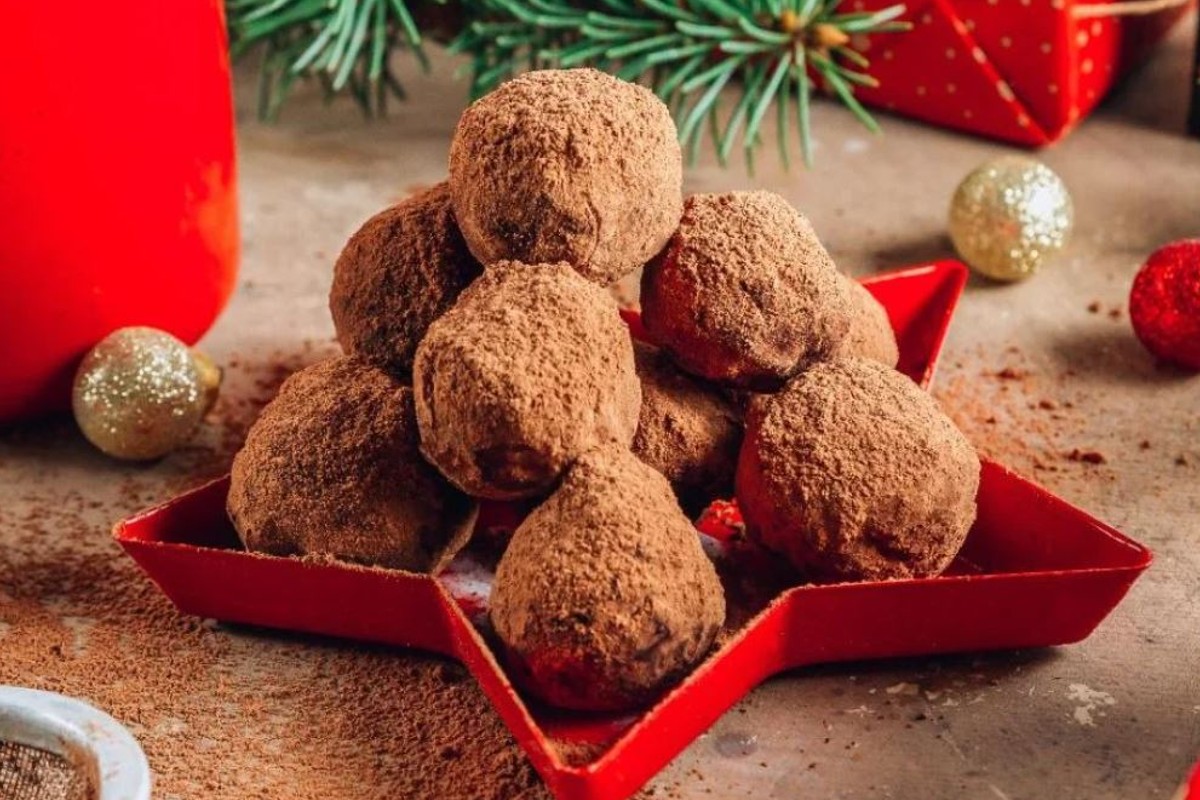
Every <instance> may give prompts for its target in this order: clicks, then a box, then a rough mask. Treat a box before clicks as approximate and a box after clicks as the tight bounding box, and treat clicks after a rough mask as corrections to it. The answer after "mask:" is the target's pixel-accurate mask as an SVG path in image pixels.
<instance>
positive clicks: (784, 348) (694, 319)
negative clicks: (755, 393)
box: [642, 192, 850, 391]
mask: <svg viewBox="0 0 1200 800" xmlns="http://www.w3.org/2000/svg"><path fill="white" fill-rule="evenodd" d="M642 321H643V322H644V323H645V325H646V329H647V330H648V331H649V332H650V333H651V335H652V336H653V337H654V339H655V340H656V341H657V342H659V343H660V344H662V345H663V346H664V347H665V348H666V349H667V350H669V351H670V353H671V355H672V356H673V357H674V358H675V360H676V361H677V362H678V363H679V365H680V366H682V367H683V368H684V369H686V370H688V371H689V372H692V373H694V374H696V375H700V376H702V377H705V378H708V379H710V380H714V381H720V382H722V383H725V384H728V385H731V386H738V387H742V388H751V389H756V390H760V391H771V390H774V389H777V388H779V386H781V385H782V384H783V382H784V381H785V380H786V379H787V378H788V377H790V376H791V375H793V374H795V373H796V372H797V371H798V370H800V369H803V368H804V367H807V366H808V365H809V364H811V363H813V362H815V361H819V360H822V359H824V358H826V357H828V356H829V355H830V354H831V353H832V352H833V351H834V349H835V348H836V347H837V346H838V345H839V344H840V343H841V341H842V339H843V338H844V337H845V335H846V332H847V331H848V330H849V327H850V298H849V292H848V291H847V289H846V286H845V284H844V283H843V279H842V276H841V274H840V273H839V272H838V271H837V269H836V267H835V266H834V264H833V261H832V259H830V258H829V254H828V253H826V252H825V248H824V247H822V246H821V243H820V241H818V240H817V236H816V233H814V232H813V229H812V225H810V224H809V222H808V220H807V219H805V218H804V217H803V216H802V215H801V214H800V213H799V212H797V211H796V210H795V209H794V208H792V207H791V205H789V204H788V203H787V201H786V200H784V199H783V198H782V197H780V196H779V195H776V194H773V193H771V192H730V193H727V194H700V195H693V196H692V197H689V198H688V200H687V202H686V203H685V204H684V214H683V219H682V221H681V222H680V223H679V229H678V230H677V231H676V232H675V235H674V236H673V237H672V238H671V241H670V243H669V244H668V245H667V247H666V248H665V249H664V250H663V252H662V253H660V254H659V255H658V256H656V257H655V258H654V260H653V261H651V262H650V263H649V264H648V265H647V267H646V271H645V273H644V274H643V276H642Z"/></svg>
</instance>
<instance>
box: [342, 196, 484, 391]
mask: <svg viewBox="0 0 1200 800" xmlns="http://www.w3.org/2000/svg"><path fill="white" fill-rule="evenodd" d="M481 271H482V267H480V266H479V264H478V262H476V261H475V259H474V258H473V257H472V256H471V253H470V251H469V250H467V245H466V242H464V241H463V238H462V234H460V233H459V231H458V225H457V224H456V223H455V221H454V213H453V211H452V209H451V207H450V190H449V187H448V185H447V184H446V183H445V182H443V183H439V184H438V185H437V186H434V187H433V188H431V189H428V190H426V191H424V192H422V193H420V194H417V195H415V196H413V197H410V198H408V199H406V200H404V201H403V202H401V203H398V204H397V205H394V206H392V207H391V208H388V209H386V210H384V211H381V212H380V213H378V214H376V215H375V216H373V217H371V219H369V220H367V221H366V222H365V223H363V226H362V227H361V228H359V229H358V231H357V232H356V233H355V234H354V235H353V236H351V237H350V240H349V241H348V242H347V243H346V247H345V248H344V249H343V250H342V254H341V256H339V257H338V260H337V265H336V266H335V267H334V272H333V288H332V289H331V290H330V293H329V311H330V313H331V314H332V316H333V325H334V328H336V330H337V336H338V342H339V343H340V344H341V345H342V348H343V349H344V350H345V351H346V352H347V353H349V354H351V355H356V356H359V357H360V358H363V359H365V360H366V361H368V362H370V363H371V364H374V365H375V366H377V367H379V368H381V369H385V370H387V371H388V372H390V373H392V374H393V375H395V376H396V377H399V378H405V377H406V376H408V375H410V374H411V373H412V363H413V356H414V355H415V354H416V352H417V344H418V343H419V342H420V341H421V338H422V337H423V336H424V335H425V331H426V329H428V327H429V324H430V323H431V322H433V321H434V320H435V319H437V318H438V317H440V316H441V315H442V314H444V313H445V312H446V311H447V310H448V309H449V308H450V306H451V305H453V304H454V301H455V299H456V298H457V297H458V294H459V292H461V291H462V290H463V289H465V288H466V287H467V286H468V285H469V284H470V283H471V281H473V280H474V279H475V278H476V277H478V275H479V273H480V272H481Z"/></svg>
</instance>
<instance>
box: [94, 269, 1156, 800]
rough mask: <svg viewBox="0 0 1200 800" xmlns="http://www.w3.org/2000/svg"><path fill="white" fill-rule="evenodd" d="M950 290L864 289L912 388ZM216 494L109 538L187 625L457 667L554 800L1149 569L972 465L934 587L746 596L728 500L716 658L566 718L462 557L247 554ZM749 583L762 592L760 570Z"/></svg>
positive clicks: (901, 282) (1050, 622)
mask: <svg viewBox="0 0 1200 800" xmlns="http://www.w3.org/2000/svg"><path fill="white" fill-rule="evenodd" d="M964 281H965V271H964V270H963V268H962V267H961V265H958V264H955V263H953V262H945V263H941V264H935V265H930V266H927V267H920V268H915V269H912V270H905V271H903V272H899V273H893V274H891V275H887V276H880V277H878V278H875V279H873V280H870V281H868V282H867V285H868V286H869V288H870V289H871V290H872V292H874V293H875V294H876V296H877V297H879V298H880V300H881V301H882V302H883V303H884V304H885V305H886V306H887V308H888V310H889V314H890V316H891V319H892V322H893V324H894V326H895V327H896V330H897V333H898V339H899V341H900V345H901V350H902V356H901V368H902V369H903V370H904V371H905V372H906V373H907V374H909V375H910V376H912V377H913V378H914V379H916V380H918V381H920V382H921V383H922V384H926V385H927V384H928V381H929V379H930V378H931V377H932V373H933V369H934V366H935V363H936V356H937V353H938V350H939V349H940V346H941V342H942V339H943V337H944V335H945V331H946V327H947V325H948V323H949V319H950V316H951V314H952V311H953V307H954V305H955V303H956V301H957V299H958V296H959V294H960V292H961V290H962V286H963V283H964ZM632 322H633V323H634V324H635V332H636V319H634V320H632ZM227 490H228V479H221V480H218V481H215V482H213V483H210V484H208V485H206V486H203V487H201V488H199V489H196V490H194V491H191V492H188V493H187V494H184V495H182V496H180V497H178V498H175V499H174V500H171V501H170V502H168V503H166V504H164V505H162V506H159V507H157V508H154V509H151V510H149V511H146V512H144V513H142V514H139V515H137V516H135V517H132V518H130V519H128V520H125V521H123V522H121V523H119V524H118V525H117V526H116V529H115V532H114V535H115V536H116V538H117V540H118V541H119V542H120V543H121V545H122V546H123V547H124V548H125V550H126V551H127V552H128V553H129V554H130V555H131V556H132V557H133V558H134V559H135V560H136V561H137V562H138V563H139V564H140V565H141V567H142V568H143V569H144V570H145V571H146V572H147V574H149V575H150V577H151V578H152V579H153V580H154V581H155V582H156V583H157V584H158V585H159V586H160V587H161V588H162V590H163V591H164V592H165V593H166V594H167V595H168V596H169V597H170V598H171V600H172V601H173V602H174V603H175V605H176V606H177V607H178V608H179V609H180V611H182V612H184V613H186V614H193V615H197V616H202V617H211V618H215V619H219V620H223V621H227V622H235V623H247V624H252V625H258V626H264V627H270V628H281V629H286V630H294V631H305V632H311V633H317V634H326V635H333V636H341V637H346V638H351V639H360V640H366V641H372V642H382V643H386V644H391V645H399V646H404V647H415V648H421V649H424V650H430V651H434V652H437V653H442V654H445V655H448V656H451V657H454V658H457V659H459V660H461V661H462V662H463V663H464V664H466V666H467V667H468V668H469V669H470V670H471V672H472V674H473V675H474V676H475V678H476V680H478V682H479V684H480V686H481V687H482V688H483V691H484V692H485V693H486V694H487V696H488V697H489V699H490V700H491V702H492V703H493V704H494V705H495V707H496V709H497V711H498V712H499V713H500V715H501V716H502V717H503V719H504V720H505V722H506V723H507V725H508V727H509V728H510V729H511V730H512V732H513V734H514V736H515V737H516V739H517V741H518V742H519V743H520V744H521V746H522V747H523V748H524V749H525V751H526V752H527V753H528V755H529V758H530V760H531V761H532V762H533V765H534V766H535V768H536V769H537V770H538V772H539V773H540V774H541V775H542V777H543V779H544V780H545V781H546V784H547V785H548V786H549V787H550V789H551V790H552V791H553V792H554V794H555V795H556V796H557V797H559V798H562V799H563V800H617V799H618V798H624V797H628V796H629V795H630V794H632V793H633V792H635V791H636V790H637V789H638V788H639V787H640V786H642V785H643V784H644V783H645V782H646V781H648V780H649V779H650V778H651V777H653V775H654V774H655V773H656V772H658V770H660V769H661V768H662V767H663V766H664V765H665V764H667V762H669V761H670V760H671V759H672V758H673V757H674V756H675V755H676V754H678V753H679V752H680V751H681V750H682V749H683V748H685V747H686V746H687V745H688V744H689V743H690V742H691V741H692V740H693V739H694V738H695V737H696V736H698V735H699V734H701V733H702V732H703V731H704V730H705V729H707V728H708V727H709V726H710V725H711V724H712V723H713V722H714V721H715V720H716V719H717V718H718V717H719V716H720V715H721V714H722V713H724V712H725V711H726V710H727V709H728V708H729V707H730V706H732V705H733V704H734V703H735V702H737V700H738V699H739V698H741V697H742V696H743V695H745V694H746V693H747V692H748V691H750V690H751V689H752V688H753V687H754V686H755V685H756V684H757V683H759V682H760V681H762V680H763V679H765V678H767V677H769V676H770V675H772V674H773V673H776V672H779V671H782V670H786V669H791V668H794V667H798V666H803V665H808V664H816V663H823V662H834V661H846V660H860V659H870V658H887V657H893V656H912V655H924V654H931V653H949V652H963V651H980V650H993V649H1004V648H1018V647H1042V646H1049V645H1058V644H1066V643H1070V642H1075V641H1078V640H1080V639H1082V638H1084V637H1086V636H1087V635H1088V634H1089V633H1090V632H1091V631H1092V630H1093V629H1094V628H1095V626H1096V625H1097V624H1099V622H1100V621H1101V620H1102V619H1103V618H1104V617H1105V616H1106V615H1107V614H1108V612H1109V611H1110V610H1111V609H1112V608H1113V607H1114V606H1115V605H1116V604H1117V603H1118V602H1119V601H1120V599H1121V598H1122V597H1123V596H1124V594H1125V592H1126V591H1127V590H1128V588H1129V586H1130V585H1131V584H1132V583H1133V581H1134V580H1135V579H1136V578H1137V576H1138V575H1139V574H1140V573H1141V572H1142V571H1143V570H1144V569H1145V568H1146V566H1147V565H1148V564H1149V563H1150V553H1149V552H1148V551H1147V550H1145V549H1144V548H1142V547H1141V546H1140V545H1138V544H1136V543H1134V542H1132V541H1130V540H1129V539H1127V538H1125V537H1124V536H1122V535H1121V534H1120V533H1118V532H1117V531H1115V530H1113V529H1112V528H1109V527H1108V526H1106V525H1104V524H1103V523H1101V522H1098V521H1097V520H1095V519H1092V518H1091V517H1089V516H1088V515H1087V514H1085V513H1084V512H1082V511H1080V510H1078V509H1076V508H1073V507H1072V506H1070V505H1068V504H1067V503H1065V502H1063V501H1062V500H1059V499H1057V498H1055V497H1054V496H1052V495H1050V494H1049V493H1047V492H1046V491H1044V490H1042V489H1040V488H1038V487H1036V486H1034V485H1033V484H1031V483H1029V482H1027V481H1025V480H1023V479H1022V478H1020V477H1018V476H1016V475H1014V474H1013V473H1011V472H1009V471H1007V470H1006V469H1004V468H1003V467H1001V466H998V465H996V464H992V463H986V464H985V465H984V469H983V476H982V482H981V486H980V492H979V517H978V520H977V522H976V524H975V526H974V528H973V529H972V531H971V533H970V535H969V537H968V539H967V543H966V546H965V547H964V549H963V552H962V554H961V556H960V557H959V559H958V560H957V561H956V562H955V564H954V566H953V567H952V568H951V570H950V572H949V573H948V574H947V575H945V576H942V577H938V578H930V579H923V580H907V581H891V582H884V583H859V584H840V585H834V586H799V587H793V588H783V589H781V590H780V591H778V592H766V593H764V592H761V591H759V592H754V591H751V592H747V591H745V589H746V580H745V579H746V576H747V574H749V572H750V571H748V570H746V569H745V567H746V565H747V563H748V561H747V560H749V561H750V562H753V560H754V559H755V556H756V554H755V553H754V551H753V550H752V549H749V548H747V547H746V546H745V545H743V544H739V543H738V542H737V541H736V540H735V539H732V538H730V537H729V536H728V534H729V533H730V531H731V527H730V525H734V524H736V521H737V519H736V508H734V507H732V506H728V505H727V506H724V507H722V508H721V513H718V514H710V515H708V516H706V518H705V519H704V520H702V522H701V525H700V527H701V529H702V530H703V531H704V533H705V534H707V536H706V537H705V539H706V544H707V545H708V546H709V548H710V550H711V551H712V552H713V553H714V555H715V556H716V557H717V560H718V565H719V567H720V571H721V573H722V577H723V579H724V580H725V583H726V590H727V596H728V599H729V602H730V617H731V620H732V625H733V626H735V627H731V628H730V630H729V631H727V635H726V636H725V637H723V640H722V644H721V646H720V647H719V648H718V649H717V650H716V651H715V652H714V653H713V654H712V655H711V656H710V657H709V658H708V659H707V660H706V661H705V662H704V663H703V664H702V665H701V666H700V667H699V668H698V669H696V670H695V671H694V672H693V673H692V675H691V676H689V677H688V678H687V679H686V680H685V681H684V682H683V683H682V684H680V685H679V686H678V687H676V688H675V689H674V690H672V691H671V692H669V693H668V694H666V695H665V696H663V697H662V698H661V699H660V700H659V701H658V702H657V703H656V704H655V705H654V706H653V707H651V708H649V709H646V710H645V711H643V712H641V713H640V714H634V715H624V716H609V715H579V714H566V713H563V712H556V711H554V710H552V709H547V708H545V707H543V706H540V705H538V704H537V703H535V702H533V701H531V700H529V699H527V698H525V697H524V696H522V695H521V694H520V693H519V692H518V690H516V689H515V688H514V687H513V685H512V684H511V683H510V681H509V679H508V677H507V675H506V673H505V672H504V669H503V668H502V666H501V665H500V663H499V662H498V661H497V658H496V657H495V655H494V653H493V648H492V647H491V646H490V645H489V636H490V634H489V632H488V630H487V624H486V595H487V589H488V585H489V584H488V581H489V579H490V572H489V570H488V567H487V566H486V559H482V560H481V557H480V556H479V555H478V554H477V553H474V552H468V553H466V554H464V555H463V556H461V557H460V558H458V559H456V560H455V563H454V564H452V565H451V567H450V568H449V569H448V570H447V571H446V573H443V575H441V576H438V577H429V576H425V575H414V574H410V573H404V572H398V571H392V570H383V569H375V568H367V567H356V566H352V565H343V564H336V563H320V562H313V561H306V560H301V559H294V558H279V557H274V556H265V555H259V554H251V553H247V552H245V551H244V550H242V549H241V548H240V545H239V543H238V539H237V536H236V535H235V533H234V531H233V528H232V526H231V525H230V523H229V520H228V518H227V516H226V514H225V496H226V492H227ZM485 511H486V512H487V513H483V514H481V519H482V522H481V524H482V525H488V524H491V523H494V522H497V521H500V522H503V521H504V519H503V518H504V516H505V515H506V514H507V515H508V516H509V521H510V522H511V519H512V511H511V509H505V508H503V507H494V506H490V507H487V508H486V509H485ZM722 540H725V541H722ZM755 575H756V582H758V583H763V582H765V583H770V582H771V580H770V578H769V577H766V576H769V575H770V569H769V568H768V569H766V570H765V571H763V572H755ZM797 713H802V712H801V711H798V712H797ZM580 754H585V758H584V759H582V760H581V759H580Z"/></svg>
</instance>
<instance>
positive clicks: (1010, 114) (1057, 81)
mask: <svg viewBox="0 0 1200 800" xmlns="http://www.w3.org/2000/svg"><path fill="white" fill-rule="evenodd" d="M889 5H892V0H856V2H853V3H850V4H849V7H850V8H853V9H854V10H865V11H876V10H879V9H882V8H886V7H888V6H889ZM1190 5H1191V0H1133V1H1132V2H1131V1H1130V0H908V2H907V6H908V10H907V11H906V12H905V15H904V17H903V19H905V20H907V21H909V22H911V23H912V25H913V29H912V30H911V31H908V32H906V33H899V34H888V35H886V36H877V37H871V38H869V39H868V40H866V41H864V42H862V43H860V46H861V47H862V49H863V52H864V54H865V55H867V56H868V57H869V58H870V59H871V68H870V72H871V75H872V76H873V77H875V78H876V79H877V80H878V81H879V84H880V85H879V86H878V87H877V88H866V87H864V88H861V89H859V90H858V96H859V97H860V99H862V100H863V102H865V103H867V104H869V105H873V106H878V107H881V108H885V109H887V110H889V111H896V112H897V113H900V114H904V115H906V116H911V117H916V118H917V119H921V120H925V121H926V122H931V123H933V124H935V125H940V126H944V127H947V128H955V129H958V130H963V131H968V132H970V133H976V134H980V135H983V136H987V137H989V138H993V139H1000V140H1002V141H1006V142H1013V143H1015V144H1020V145H1026V146H1030V147H1041V146H1043V145H1047V144H1050V143H1052V142H1054V141H1057V140H1058V139H1061V138H1062V137H1063V136H1065V135H1066V134H1067V133H1069V132H1070V131H1071V129H1072V128H1073V127H1074V126H1075V125H1076V124H1077V123H1078V122H1079V121H1080V120H1081V119H1083V118H1084V117H1085V116H1087V114H1088V113H1089V112H1090V111H1091V110H1092V109H1093V108H1095V106H1096V104H1097V103H1099V102H1100V100H1101V99H1102V98H1103V97H1104V95H1105V94H1106V93H1107V92H1108V90H1109V89H1111V88H1112V87H1113V85H1114V84H1115V83H1116V81H1117V80H1118V79H1119V78H1120V77H1121V76H1122V75H1124V74H1125V73H1127V72H1128V71H1129V70H1130V69H1131V68H1133V67H1134V66H1135V65H1136V64H1137V63H1138V62H1140V61H1141V60H1142V59H1143V58H1144V57H1145V56H1146V55H1147V54H1148V53H1149V52H1150V50H1151V49H1152V48H1153V47H1154V45H1156V44H1157V43H1158V42H1159V41H1160V40H1161V39H1162V38H1163V36H1165V35H1166V33H1167V31H1168V30H1170V28H1171V26H1172V25H1173V24H1174V23H1175V22H1177V21H1178V20H1179V19H1180V17H1182V16H1183V14H1184V13H1185V11H1186V10H1187V8H1188V6H1190ZM1180 102H1183V100H1182V98H1181V99H1180Z"/></svg>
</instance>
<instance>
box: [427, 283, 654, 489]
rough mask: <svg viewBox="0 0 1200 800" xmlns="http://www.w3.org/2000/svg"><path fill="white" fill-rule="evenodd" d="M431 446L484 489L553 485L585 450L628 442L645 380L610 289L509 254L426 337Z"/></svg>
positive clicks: (459, 477) (432, 455)
mask: <svg viewBox="0 0 1200 800" xmlns="http://www.w3.org/2000/svg"><path fill="white" fill-rule="evenodd" d="M414 374H415V390H416V399H417V420H418V422H419V424H420V430H421V449H422V451H423V452H424V453H425V456H426V457H427V458H428V459H429V460H430V461H431V462H432V463H433V464H434V465H435V466H437V468H438V469H440V470H441V471H442V473H443V474H444V475H445V476H446V477H448V478H449V479H450V480H451V481H453V482H454V483H455V484H457V485H458V486H459V487H461V488H462V489H463V490H464V491H466V492H468V493H470V494H473V495H476V496H478V497H487V498H492V499H497V500H509V499H515V498H519V497H533V496H536V495H539V494H544V493H545V492H548V491H550V489H552V488H553V486H554V484H555V483H556V482H557V481H558V479H559V477H560V476H561V475H562V472H563V470H565V469H566V468H567V467H569V466H570V465H571V463H572V462H573V461H574V460H575V459H576V458H578V457H579V456H580V455H581V454H582V453H585V452H587V451H588V450H591V449H592V448H594V447H597V446H599V445H602V444H604V443H606V442H618V443H620V444H621V445H623V446H626V447H628V446H629V444H630V442H632V441H633V435H634V432H635V431H636V429H637V422H638V411H639V408H640V406H641V397H642V393H641V387H640V385H639V384H638V379H637V373H636V371H635V368H634V360H633V345H632V343H631V342H630V338H629V330H628V328H626V326H625V324H624V323H623V322H622V321H621V318H620V314H619V312H618V310H617V306H616V303H615V302H614V301H613V299H612V297H611V296H610V295H609V294H608V292H607V291H606V290H604V289H602V288H601V287H599V286H596V285H595V284H592V283H589V282H588V281H587V280H585V279H584V278H582V277H581V276H580V275H579V274H578V273H577V272H575V271H574V270H573V269H572V268H571V267H570V265H568V264H565V263H558V264H534V265H528V264H522V263H520V262H515V261H510V262H499V263H496V264H493V265H491V266H490V267H488V269H487V270H486V272H485V273H484V275H483V277H481V278H479V279H478V280H477V281H476V282H475V283H474V284H472V285H471V287H470V288H469V289H467V290H466V291H465V292H463V294H462V296H461V297H460V298H459V300H458V302H457V303H456V304H455V306H454V308H452V309H451V310H450V311H449V312H448V313H446V315H445V316H443V317H442V318H441V319H439V320H438V321H437V322H435V323H434V324H433V325H431V326H430V328H429V333H428V334H427V335H426V337H425V339H424V341H422V342H421V345H420V347H419V348H417V360H416V366H415V373H414Z"/></svg>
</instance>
